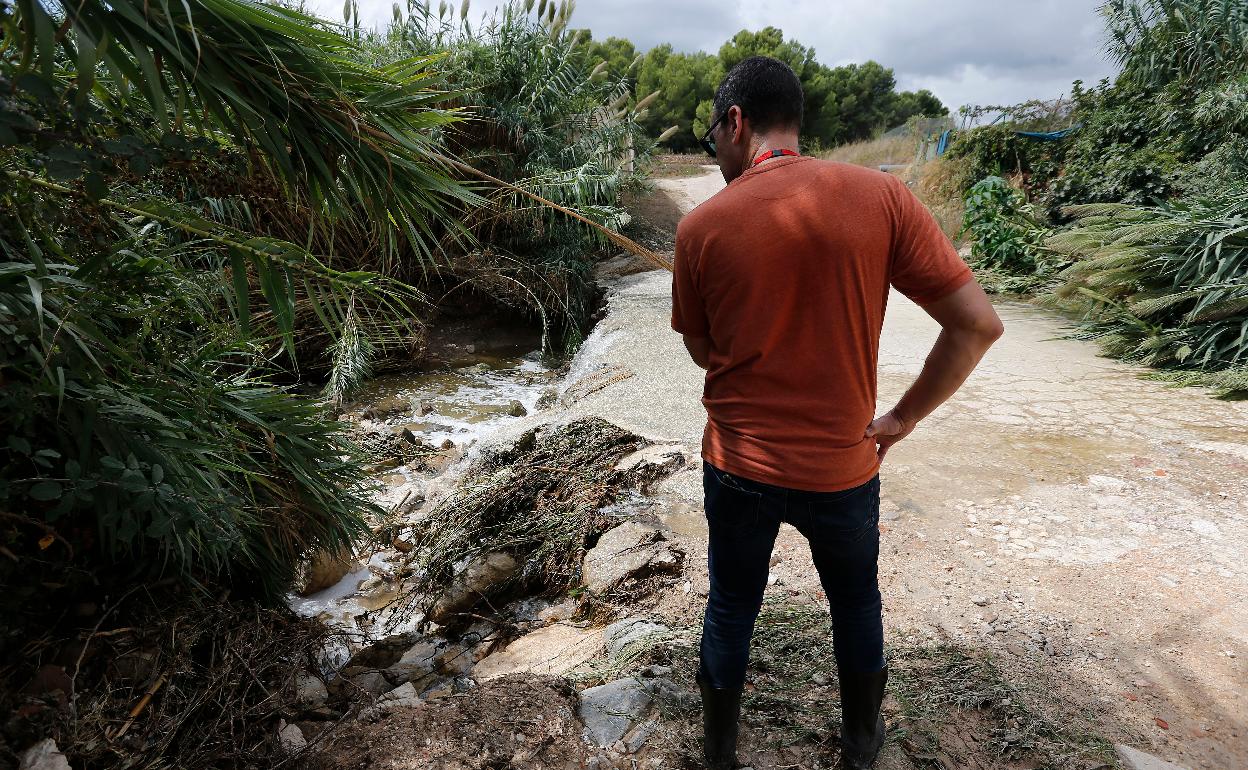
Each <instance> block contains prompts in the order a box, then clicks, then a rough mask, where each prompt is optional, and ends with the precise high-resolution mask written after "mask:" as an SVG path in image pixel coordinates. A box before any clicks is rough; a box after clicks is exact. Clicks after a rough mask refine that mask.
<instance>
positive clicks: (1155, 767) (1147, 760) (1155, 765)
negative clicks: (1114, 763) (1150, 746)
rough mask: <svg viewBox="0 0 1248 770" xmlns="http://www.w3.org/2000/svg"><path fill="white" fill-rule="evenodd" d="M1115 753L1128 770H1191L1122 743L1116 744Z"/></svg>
mask: <svg viewBox="0 0 1248 770" xmlns="http://www.w3.org/2000/svg"><path fill="white" fill-rule="evenodd" d="M1114 751H1116V752H1118V758H1119V759H1121V760H1122V766H1123V767H1124V768H1126V770H1189V769H1188V768H1187V767H1184V766H1183V765H1176V764H1174V763H1173V762H1167V761H1166V760H1164V759H1161V758H1160V757H1155V756H1153V755H1152V754H1148V753H1145V752H1143V751H1140V750H1139V749H1133V748H1131V747H1130V746H1126V745H1123V744H1121V743H1116V744H1114Z"/></svg>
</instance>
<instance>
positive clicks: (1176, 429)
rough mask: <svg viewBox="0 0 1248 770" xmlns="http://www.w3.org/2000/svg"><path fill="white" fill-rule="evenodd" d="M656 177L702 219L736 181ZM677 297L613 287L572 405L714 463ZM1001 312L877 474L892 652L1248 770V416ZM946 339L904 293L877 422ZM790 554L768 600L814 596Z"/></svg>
mask: <svg viewBox="0 0 1248 770" xmlns="http://www.w3.org/2000/svg"><path fill="white" fill-rule="evenodd" d="M658 184H659V186H660V193H661V194H662V195H665V196H666V197H667V201H668V205H670V206H674V207H675V208H677V209H679V210H687V209H688V208H690V207H692V206H693V205H696V204H697V203H699V202H700V201H702V200H704V199H705V198H707V197H709V196H710V195H712V194H714V192H715V191H716V190H718V189H719V188H720V187H722V184H723V183H722V181H721V180H720V177H719V175H718V172H712V173H708V174H707V175H705V176H697V177H689V178H679V179H666V180H660V181H659V182H658ZM669 292H670V278H669V276H668V275H667V274H665V273H641V274H636V275H631V276H627V277H624V278H620V279H618V280H616V281H615V283H614V288H613V289H612V293H611V296H610V313H609V315H608V317H607V319H606V320H605V321H604V322H603V323H602V324H600V326H599V328H598V329H597V330H596V331H595V333H594V335H593V336H592V337H591V339H590V340H589V342H588V343H587V344H586V346H585V349H584V350H582V352H581V354H580V355H579V356H578V360H577V362H576V364H574V366H579V367H581V370H582V371H581V374H582V375H584V376H586V377H597V378H599V379H601V380H602V382H605V383H606V385H603V386H601V387H594V388H586V393H585V395H583V396H581V397H579V400H577V402H576V404H575V405H574V406H573V408H574V409H575V410H580V411H583V412H585V413H587V414H590V413H592V414H596V415H600V416H602V417H605V418H606V419H608V420H611V421H612V422H615V423H617V424H619V425H621V426H624V427H627V428H630V429H632V430H635V431H637V432H639V433H641V434H643V435H646V436H648V437H650V438H652V439H654V440H657V441H662V442H670V443H677V444H680V445H682V447H683V448H684V449H685V450H686V452H687V453H688V454H689V455H690V456H691V457H695V458H696V456H697V450H698V445H699V441H700V436H701V430H702V425H703V421H704V419H705V414H704V412H703V410H702V407H701V404H700V403H699V401H698V398H699V396H700V392H701V372H700V370H698V369H696V368H695V367H694V366H693V365H692V363H690V362H689V361H688V359H687V357H686V356H685V354H684V351H683V349H682V347H681V344H680V340H679V338H678V337H677V336H676V335H675V334H674V333H672V332H671V331H670V329H669V327H668V320H669V314H670V294H669ZM999 312H1000V314H1001V316H1002V318H1003V320H1004V321H1005V326H1006V335H1005V337H1004V338H1003V339H1002V340H1001V342H1000V343H998V345H997V346H996V347H994V348H993V350H992V351H991V352H990V353H989V354H988V356H987V358H986V359H985V360H984V362H983V364H982V365H981V367H980V368H979V370H978V371H977V372H976V373H975V374H974V375H973V376H972V378H971V380H970V381H969V382H968V383H967V385H966V387H965V388H963V390H962V391H961V392H960V393H959V394H958V395H957V396H956V397H955V398H954V399H953V400H952V401H951V402H950V403H948V404H946V405H945V406H944V407H942V408H941V409H940V410H939V411H938V412H936V413H935V414H934V415H932V417H930V418H929V419H928V420H926V421H925V422H924V423H923V424H922V425H921V426H920V427H919V429H918V430H917V431H916V432H915V433H914V434H913V436H912V437H910V438H909V439H908V440H907V441H905V442H903V443H901V444H899V445H898V446H897V447H896V448H895V449H894V450H893V451H892V453H890V455H889V458H888V460H887V462H886V463H885V465H884V467H883V469H882V471H881V475H882V481H883V509H882V519H883V523H882V526H881V529H882V531H883V533H884V540H883V543H884V548H883V553H882V557H881V579H882V588H883V591H884V595H885V606H886V621H885V622H886V627H887V629H888V632H889V634H890V635H891V636H890V638H892V639H894V640H898V639H905V638H913V639H918V640H923V639H928V640H932V639H939V640H947V641H950V642H953V643H956V644H959V645H962V646H966V647H969V648H973V649H977V650H985V651H988V652H989V653H991V654H992V656H993V657H994V659H995V661H996V664H997V666H998V667H1000V668H1001V669H1002V670H1003V671H1004V672H1005V673H1006V674H1007V676H1008V678H1009V679H1010V681H1011V683H1013V684H1015V685H1016V686H1018V687H1019V688H1021V689H1022V690H1023V691H1024V692H1028V691H1029V692H1033V693H1037V694H1044V695H1047V696H1048V699H1049V701H1050V702H1053V701H1054V700H1056V701H1059V702H1065V703H1066V704H1067V705H1068V706H1069V708H1068V709H1066V711H1067V712H1068V713H1075V712H1082V713H1083V714H1084V720H1085V723H1084V724H1081V725H1077V726H1076V727H1077V728H1078V729H1086V730H1089V731H1092V732H1096V733H1098V734H1100V735H1104V736H1106V737H1107V738H1109V739H1110V740H1114V741H1117V740H1122V741H1125V742H1128V743H1133V744H1135V745H1139V746H1142V747H1143V748H1147V749H1149V750H1150V751H1153V752H1155V753H1157V754H1159V755H1161V756H1164V757H1167V758H1169V759H1171V760H1174V761H1179V762H1182V763H1184V764H1187V765H1190V766H1193V767H1208V768H1242V767H1248V598H1245V597H1248V505H1246V503H1245V501H1248V403H1246V402H1238V403H1235V402H1225V401H1219V400H1216V399H1214V398H1212V397H1211V396H1210V395H1208V394H1206V393H1204V392H1202V391H1200V390H1195V389H1190V388H1189V389H1174V388H1170V387H1167V386H1165V385H1164V384H1161V383H1158V382H1155V381H1150V380H1146V379H1143V378H1142V375H1143V374H1144V373H1145V371H1144V370H1142V369H1139V368H1136V367H1132V366H1128V365H1125V364H1121V363H1118V362H1115V361H1111V360H1108V359H1104V358H1101V357H1098V355H1097V351H1096V348H1095V346H1094V345H1092V344H1088V343H1083V342H1077V341H1070V340H1062V339H1060V337H1062V336H1063V335H1064V334H1065V333H1066V332H1067V330H1068V328H1067V326H1065V325H1064V324H1063V322H1062V320H1061V319H1060V318H1058V317H1056V316H1054V315H1053V314H1051V313H1048V312H1045V311H1042V310H1039V309H1036V308H1034V307H1031V306H1028V305H1024V304H1019V303H1012V302H1002V303H1000V304H999ZM937 331H938V328H937V327H936V325H935V324H934V323H933V322H932V321H931V320H930V319H929V318H928V317H927V316H926V315H925V314H924V313H923V312H922V310H920V309H919V308H918V307H917V306H915V305H914V304H912V303H910V302H909V301H907V300H906V299H905V298H904V297H901V296H900V295H897V294H894V295H893V297H892V298H891V299H890V303H889V308H888V315H887V320H886V322H885V327H884V333H883V339H882V344H881V355H880V373H879V390H880V402H879V408H880V410H881V411H882V410H885V409H887V408H888V407H889V406H891V405H892V404H893V403H894V402H895V400H896V399H897V397H898V396H900V395H901V393H902V392H903V390H904V389H905V388H906V386H907V385H908V384H909V383H910V382H911V381H912V380H913V378H914V376H915V375H916V374H917V373H918V371H919V369H920V367H921V365H922V362H923V359H924V357H925V355H926V353H927V351H928V349H929V347H930V345H931V343H932V341H933V340H934V339H935V337H936V334H937ZM575 374H576V371H575V369H574V375H575ZM570 379H576V378H575V376H574V377H572V378H570ZM695 466H696V463H695ZM661 497H662V501H663V507H664V508H663V516H664V518H665V519H666V520H667V521H668V523H669V524H670V525H671V526H672V527H673V528H674V529H676V530H677V531H678V532H680V533H682V534H683V535H685V536H686V537H687V538H689V540H690V542H691V543H693V544H694V545H695V547H696V545H697V543H698V542H699V538H703V539H702V541H701V542H702V543H703V544H702V548H703V549H704V548H705V545H704V532H705V525H704V522H703V519H702V514H701V490H700V470H699V469H698V468H697V467H691V468H689V469H687V470H685V471H682V472H681V473H678V474H677V475H675V476H674V477H672V478H671V479H669V480H668V481H667V482H666V483H665V485H664V487H663V490H662V495H661ZM776 555H777V557H778V560H777V561H776V563H775V566H774V567H773V570H774V573H775V574H774V583H773V585H771V586H770V588H769V589H768V590H769V591H770V592H775V593H783V592H789V593H790V594H793V593H796V592H806V593H811V594H814V593H817V591H818V585H817V581H816V579H815V576H814V575H813V570H811V568H810V562H809V555H808V552H807V551H806V548H805V543H804V541H803V540H802V538H801V537H800V535H798V534H797V532H796V531H795V530H793V529H791V528H789V527H787V526H786V527H784V528H783V530H782V532H781V536H780V540H779V541H778V544H777V551H776ZM697 559H702V560H703V562H704V550H703V552H702V554H699V555H698V556H697V557H696V558H695V561H697ZM699 569H700V570H701V571H700V572H699V573H698V574H697V575H696V576H695V577H694V579H693V580H694V582H695V583H696V582H697V581H698V580H701V581H702V586H701V587H702V588H704V586H705V566H704V563H703V564H702V566H701V567H699ZM696 605H697V602H696V601H693V602H689V609H690V611H693V610H698V611H700V609H701V608H700V606H696ZM673 611H676V609H675V608H673ZM1038 697H1039V695H1038ZM1039 699H1040V700H1043V699H1044V698H1039Z"/></svg>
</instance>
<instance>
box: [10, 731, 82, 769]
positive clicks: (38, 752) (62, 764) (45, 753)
mask: <svg viewBox="0 0 1248 770" xmlns="http://www.w3.org/2000/svg"><path fill="white" fill-rule="evenodd" d="M17 767H18V770H73V768H71V767H70V766H69V760H68V759H66V758H65V755H64V754H62V753H61V750H60V749H58V748H57V747H56V741H54V740H52V739H51V738H44V739H43V740H41V741H39V742H38V743H36V744H35V745H34V746H31V747H30V748H28V749H26V750H25V751H23V752H22V756H21V759H19V760H18V765H17Z"/></svg>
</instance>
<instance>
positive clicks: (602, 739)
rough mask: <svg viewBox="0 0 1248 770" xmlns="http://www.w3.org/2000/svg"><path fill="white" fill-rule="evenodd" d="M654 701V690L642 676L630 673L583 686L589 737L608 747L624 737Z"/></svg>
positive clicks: (583, 712)
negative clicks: (592, 685) (624, 676)
mask: <svg viewBox="0 0 1248 770" xmlns="http://www.w3.org/2000/svg"><path fill="white" fill-rule="evenodd" d="M653 703H654V698H653V697H652V696H651V694H650V691H649V690H648V689H647V688H646V687H645V686H643V685H642V683H641V682H640V681H639V680H637V679H633V678H631V677H629V678H626V679H617V680H615V681H614V682H607V683H606V684H604V685H599V686H598V687H590V688H589V689H587V690H583V691H582V692H581V703H580V706H579V707H578V712H579V713H580V717H581V721H582V722H584V723H585V734H586V737H587V738H588V739H589V741H590V742H591V743H593V744H594V745H596V746H601V747H603V748H605V747H607V746H610V745H611V744H613V743H615V742H616V741H618V740H622V739H623V738H624V736H625V735H627V734H628V732H629V730H630V729H632V727H633V725H634V723H636V722H638V721H640V720H641V719H642V717H644V716H645V715H646V713H647V712H648V711H649V710H650V707H651V705H653Z"/></svg>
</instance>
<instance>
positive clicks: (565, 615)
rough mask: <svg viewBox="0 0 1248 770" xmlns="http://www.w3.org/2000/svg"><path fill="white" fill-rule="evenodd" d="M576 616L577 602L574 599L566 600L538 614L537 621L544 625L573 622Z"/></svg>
mask: <svg viewBox="0 0 1248 770" xmlns="http://www.w3.org/2000/svg"><path fill="white" fill-rule="evenodd" d="M575 614H576V602H575V601H573V600H572V599H566V600H564V601H562V602H559V603H558V604H553V605H551V606H549V607H547V608H545V609H544V610H541V611H540V612H538V613H537V619H538V620H540V621H542V622H543V623H558V622H559V621H561V620H571V619H572V616H573V615H575Z"/></svg>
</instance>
